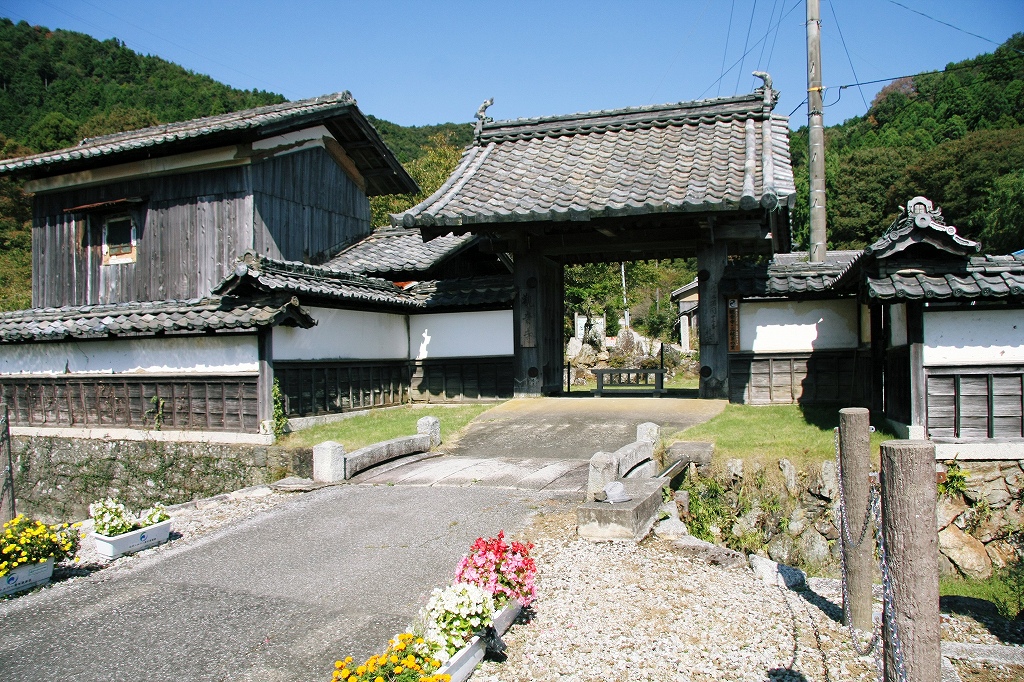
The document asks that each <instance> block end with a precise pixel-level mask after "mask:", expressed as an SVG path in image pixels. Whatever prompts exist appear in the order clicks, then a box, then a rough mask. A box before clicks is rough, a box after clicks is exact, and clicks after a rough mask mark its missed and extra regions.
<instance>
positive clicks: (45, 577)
mask: <svg viewBox="0 0 1024 682" xmlns="http://www.w3.org/2000/svg"><path fill="white" fill-rule="evenodd" d="M52 575H53V558H52V557H51V558H49V559H47V560H46V561H44V562H43V563H41V564H29V565H27V566H18V567H17V568H15V569H13V570H12V571H11V572H10V573H8V574H7V575H5V576H4V577H3V578H0V595H5V594H14V593H15V592H21V591H22V590H27V589H30V588H33V587H35V586H36V585H45V584H46V583H48V582H50V576H52Z"/></svg>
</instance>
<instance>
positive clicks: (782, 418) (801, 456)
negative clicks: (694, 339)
mask: <svg viewBox="0 0 1024 682" xmlns="http://www.w3.org/2000/svg"><path fill="white" fill-rule="evenodd" d="M838 425H839V410H838V409H832V408H823V407H804V406H800V405H733V404H730V405H726V406H725V411H724V412H722V414H720V415H718V416H717V417H715V418H714V419H712V420H711V421H708V422H705V423H703V424H698V425H697V426H693V427H691V428H689V429H686V430H685V431H681V432H679V433H676V434H673V435H672V436H671V437H670V438H669V440H703V441H711V442H713V443H714V444H715V460H716V461H719V462H721V461H722V460H723V459H725V458H730V457H736V458H740V459H754V460H778V459H781V458H783V457H785V458H787V459H789V460H790V461H791V462H793V464H794V465H795V466H796V467H797V468H798V469H800V468H803V467H805V466H807V465H809V464H814V463H817V462H822V461H824V460H826V459H832V458H833V457H835V448H834V445H833V432H832V430H833V429H834V428H835V427H836V426H838ZM893 438H896V435H895V434H893V433H891V432H888V431H884V430H882V429H880V428H879V429H876V431H875V432H874V433H872V434H871V450H872V455H873V459H874V461H875V464H876V465H877V464H878V446H879V444H880V443H881V442H882V441H885V440H890V439H893Z"/></svg>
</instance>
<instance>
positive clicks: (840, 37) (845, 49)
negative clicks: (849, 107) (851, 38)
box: [828, 0, 871, 111]
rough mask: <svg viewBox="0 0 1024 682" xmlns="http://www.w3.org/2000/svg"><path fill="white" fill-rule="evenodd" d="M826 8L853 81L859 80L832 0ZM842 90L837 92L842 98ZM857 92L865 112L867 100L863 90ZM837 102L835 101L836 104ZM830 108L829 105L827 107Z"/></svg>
mask: <svg viewBox="0 0 1024 682" xmlns="http://www.w3.org/2000/svg"><path fill="white" fill-rule="evenodd" d="M828 8H829V9H830V10H832V19H833V21H835V22H836V30H837V31H839V40H840V42H842V44H843V51H844V52H846V61H848V62H850V71H852V72H853V80H860V79H859V78H858V76H857V69H856V68H854V66H853V57H851V56H850V50H849V48H847V47H846V38H844V37H843V29H842V28H841V27H840V26H839V17H838V16H837V15H836V6H835V5H834V4H833V3H832V0H828ZM842 92H843V91H842V89H840V91H839V97H840V98H842V96H843V94H842ZM857 92H859V93H860V101H861V102H863V103H864V111H867V110H868V109H870V108H871V107H869V106H868V100H867V99H866V98H865V97H864V90H863V88H860V87H858V88H857ZM838 101H839V100H836V102H838ZM829 106H831V105H829Z"/></svg>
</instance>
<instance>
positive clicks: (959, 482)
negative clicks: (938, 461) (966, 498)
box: [938, 461, 971, 497]
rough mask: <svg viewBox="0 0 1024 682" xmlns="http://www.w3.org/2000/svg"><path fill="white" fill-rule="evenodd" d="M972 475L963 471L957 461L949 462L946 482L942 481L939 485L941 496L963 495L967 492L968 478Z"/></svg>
mask: <svg viewBox="0 0 1024 682" xmlns="http://www.w3.org/2000/svg"><path fill="white" fill-rule="evenodd" d="M970 473H971V472H969V471H965V470H964V469H961V468H960V465H959V464H957V463H956V461H950V462H947V463H946V480H944V481H940V482H939V485H938V490H939V495H942V496H944V497H955V496H957V495H963V494H964V492H965V491H966V490H967V476H968V474H970Z"/></svg>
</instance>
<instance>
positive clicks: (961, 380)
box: [926, 365, 1024, 440]
mask: <svg viewBox="0 0 1024 682" xmlns="http://www.w3.org/2000/svg"><path fill="white" fill-rule="evenodd" d="M926 372H927V379H926V381H927V387H928V392H927V399H928V407H927V413H928V436H929V437H930V438H964V439H971V440H977V439H982V438H1024V367H1022V366H1020V365H998V366H984V367H979V366H973V367H972V366H967V367H965V366H956V367H928V368H927V369H926Z"/></svg>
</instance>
